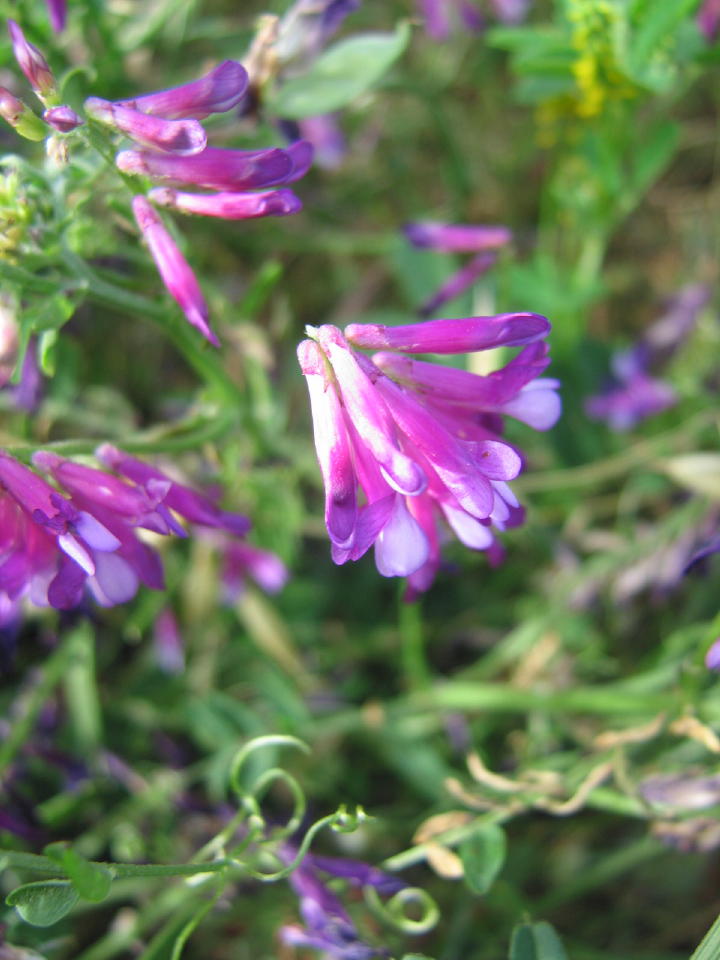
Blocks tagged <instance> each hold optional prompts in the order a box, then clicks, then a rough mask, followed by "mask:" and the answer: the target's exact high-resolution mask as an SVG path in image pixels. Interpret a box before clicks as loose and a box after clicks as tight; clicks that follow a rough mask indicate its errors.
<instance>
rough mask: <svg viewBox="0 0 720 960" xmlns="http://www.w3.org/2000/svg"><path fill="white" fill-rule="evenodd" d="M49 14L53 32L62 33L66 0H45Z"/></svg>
mask: <svg viewBox="0 0 720 960" xmlns="http://www.w3.org/2000/svg"><path fill="white" fill-rule="evenodd" d="M45 2H46V4H47V8H48V13H49V14H50V26H51V27H52V28H53V31H54V32H55V33H62V31H63V30H64V29H65V22H66V20H67V0H45Z"/></svg>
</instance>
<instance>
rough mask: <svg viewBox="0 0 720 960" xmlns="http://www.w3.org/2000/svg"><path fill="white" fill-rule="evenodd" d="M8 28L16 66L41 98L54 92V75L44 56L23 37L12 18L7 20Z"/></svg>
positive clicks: (44, 98)
mask: <svg viewBox="0 0 720 960" xmlns="http://www.w3.org/2000/svg"><path fill="white" fill-rule="evenodd" d="M8 30H9V31H10V40H11V41H12V48H13V53H14V54H15V59H16V60H17V63H18V66H19V67H20V69H21V70H22V72H23V73H24V74H25V76H26V77H27V81H28V83H29V84H30V86H31V87H32V88H33V90H34V91H35V93H36V94H37V95H38V96H39V97H40V99H41V100H46V99H47V98H49V97H52V96H53V95H54V94H55V77H54V76H53V72H52V70H51V69H50V67H49V66H48V62H47V60H46V59H45V57H44V56H43V55H42V53H40V51H39V50H38V48H37V47H36V46H35V45H34V44H32V43H30V42H29V41H28V40H26V39H25V34H24V33H23V32H22V30H21V29H20V27H19V25H18V24H17V23H15V21H14V20H8Z"/></svg>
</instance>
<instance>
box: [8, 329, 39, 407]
mask: <svg viewBox="0 0 720 960" xmlns="http://www.w3.org/2000/svg"><path fill="white" fill-rule="evenodd" d="M37 349H38V345H37V342H36V339H35V337H31V338H30V341H29V342H28V345H27V349H26V350H25V356H24V357H23V363H22V369H21V371H20V380H19V382H18V384H17V386H15V387H11V390H12V397H13V400H14V402H15V406H16V407H17V408H18V410H24V411H25V412H26V413H34V412H35V411H36V410H37V408H38V407H39V405H40V399H41V397H42V385H43V384H42V373H41V372H40V366H39V364H38V359H37Z"/></svg>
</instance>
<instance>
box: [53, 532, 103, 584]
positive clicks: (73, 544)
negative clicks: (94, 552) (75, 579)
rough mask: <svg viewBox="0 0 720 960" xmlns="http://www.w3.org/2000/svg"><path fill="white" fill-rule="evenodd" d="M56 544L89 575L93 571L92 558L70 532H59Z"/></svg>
mask: <svg viewBox="0 0 720 960" xmlns="http://www.w3.org/2000/svg"><path fill="white" fill-rule="evenodd" d="M57 539H58V546H59V547H60V549H61V550H62V551H63V553H65V554H66V555H67V556H68V557H70V558H71V559H72V560H74V561H75V563H76V564H77V565H78V566H79V567H80V568H81V569H82V570H84V571H85V573H86V574H87V575H88V576H89V577H91V576H92V575H93V574H94V573H95V563H94V561H93V558H92V557H91V556H90V554H89V553H88V552H87V550H86V549H85V547H84V546H83V545H82V544H81V543H80V541H79V540H78V539H77V537H75V536H73V534H72V533H61V534H60V535H59V536H58V538H57Z"/></svg>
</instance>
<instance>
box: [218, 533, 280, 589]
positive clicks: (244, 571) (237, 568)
mask: <svg viewBox="0 0 720 960" xmlns="http://www.w3.org/2000/svg"><path fill="white" fill-rule="evenodd" d="M247 577H250V579H251V580H254V581H255V583H257V585H258V586H259V587H261V588H262V589H263V590H264V591H265V592H266V593H279V592H280V590H282V588H283V587H284V586H285V584H286V583H287V580H288V570H287V567H286V566H285V564H284V563H283V562H282V560H281V559H280V558H279V557H278V556H277V555H276V554H274V553H271V552H270V551H269V550H261V549H260V548H259V547H254V546H252V544H249V543H241V542H239V541H236V540H234V541H232V542H230V543H228V544H226V545H225V547H224V550H223V566H222V574H221V578H222V584H223V593H224V595H225V599H226V601H227V602H229V603H232V602H233V601H235V600H236V599H237V598H238V596H240V594H241V593H242V591H243V589H244V586H245V579H246V578H247Z"/></svg>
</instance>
